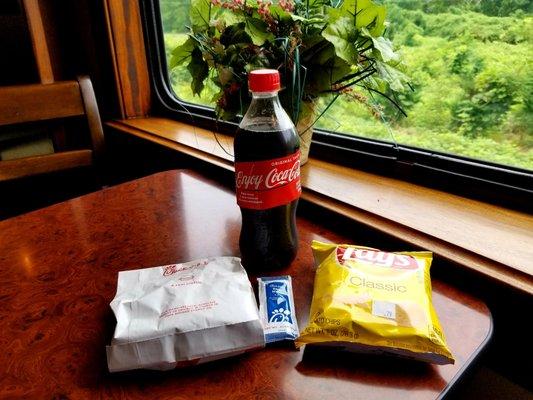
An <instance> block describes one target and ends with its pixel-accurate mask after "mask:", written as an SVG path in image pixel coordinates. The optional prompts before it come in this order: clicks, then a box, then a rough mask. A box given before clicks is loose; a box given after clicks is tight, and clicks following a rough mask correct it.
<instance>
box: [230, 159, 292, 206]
mask: <svg viewBox="0 0 533 400" xmlns="http://www.w3.org/2000/svg"><path fill="white" fill-rule="evenodd" d="M235 187H236V191H237V204H238V205H239V206H240V207H242V208H250V209H254V210H266V209H269V208H273V207H278V206H282V205H285V204H288V203H290V202H291V201H293V200H296V199H297V198H298V197H300V194H301V192H302V188H301V185H300V151H297V152H296V153H294V154H291V155H289V156H286V157H280V158H275V159H272V160H266V161H253V162H252V161H250V162H236V163H235Z"/></svg>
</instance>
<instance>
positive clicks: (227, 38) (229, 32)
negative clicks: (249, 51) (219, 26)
mask: <svg viewBox="0 0 533 400" xmlns="http://www.w3.org/2000/svg"><path fill="white" fill-rule="evenodd" d="M220 43H222V44H223V45H224V46H225V47H226V48H228V47H229V46H231V45H234V44H241V43H250V36H249V35H248V34H247V33H246V32H245V31H244V23H240V24H236V25H231V26H228V27H227V28H226V29H225V30H224V33H223V34H222V35H221V36H220Z"/></svg>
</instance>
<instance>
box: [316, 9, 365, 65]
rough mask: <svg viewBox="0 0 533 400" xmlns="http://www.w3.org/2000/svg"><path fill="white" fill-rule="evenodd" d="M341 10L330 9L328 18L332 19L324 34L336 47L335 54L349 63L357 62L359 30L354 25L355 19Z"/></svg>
mask: <svg viewBox="0 0 533 400" xmlns="http://www.w3.org/2000/svg"><path fill="white" fill-rule="evenodd" d="M343 15H344V13H342V12H341V11H339V10H336V9H331V10H329V11H328V17H329V18H328V19H329V21H331V22H330V23H329V24H328V26H327V27H326V29H324V31H323V32H322V36H323V37H324V39H326V40H327V41H328V42H330V43H331V44H332V45H333V47H334V48H335V54H337V56H339V57H340V58H342V59H343V60H344V61H346V62H347V63H349V64H357V56H358V54H357V48H356V47H355V39H356V35H357V32H356V31H355V28H354V26H353V19H351V18H350V17H347V16H343Z"/></svg>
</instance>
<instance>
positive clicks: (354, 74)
mask: <svg viewBox="0 0 533 400" xmlns="http://www.w3.org/2000/svg"><path fill="white" fill-rule="evenodd" d="M385 14H386V9H385V7H384V6H383V5H380V4H377V3H375V2H373V1H371V0H344V1H342V0H277V3H272V2H271V1H270V0H191V8H190V22H191V26H190V27H189V28H188V29H189V33H188V38H187V40H186V41H185V42H184V43H183V44H181V45H179V46H178V47H176V48H175V49H174V50H173V52H172V57H171V60H170V68H176V67H177V66H180V65H183V64H186V65H187V70H188V71H189V73H190V75H191V78H192V81H191V89H192V92H193V93H194V94H200V93H202V91H203V90H204V88H205V83H206V80H207V79H211V80H212V82H213V83H214V84H215V85H216V87H217V88H218V92H216V93H215V95H214V96H213V99H212V101H213V104H214V105H215V110H216V113H217V116H218V117H219V118H222V119H226V120H231V119H234V118H235V117H236V116H238V115H242V114H243V113H244V112H245V111H246V110H247V108H248V105H249V103H250V94H249V93H248V86H247V73H248V72H249V71H252V70H254V69H257V68H274V69H277V70H279V72H280V74H281V80H282V84H283V85H284V90H282V91H281V92H280V100H281V102H282V105H283V107H284V108H285V110H286V111H287V113H288V114H289V116H290V117H291V118H292V120H293V122H294V124H295V125H296V126H297V129H298V132H299V134H300V137H301V140H302V148H301V150H302V154H303V157H302V158H303V160H302V161H303V162H305V161H306V159H307V153H308V151H309V144H310V141H311V135H312V126H313V125H314V123H315V122H316V120H318V118H320V117H321V116H322V114H323V113H324V112H325V111H326V110H327V109H328V108H329V106H331V104H332V103H333V102H334V101H335V100H336V99H337V98H338V97H339V96H340V95H344V96H349V97H350V98H351V99H353V100H355V101H359V102H362V103H364V104H366V105H368V106H369V107H373V109H374V110H379V109H380V107H379V106H376V105H377V102H376V101H375V99H374V96H375V95H379V96H381V97H383V98H384V99H386V100H387V101H389V102H391V103H392V104H393V105H394V106H396V107H398V109H400V111H401V108H400V105H399V102H398V101H397V97H396V93H397V92H401V91H403V90H404V87H405V85H406V84H407V79H406V77H405V75H404V74H403V73H402V72H401V71H400V69H399V65H400V56H399V55H398V53H396V52H395V51H394V49H393V46H392V43H391V42H390V41H389V40H388V39H386V38H385V37H384V36H383V34H384V32H385V29H386V23H385ZM319 98H325V99H327V100H326V102H325V103H323V105H324V106H323V107H322V110H320V112H319V110H318V107H317V106H316V105H317V100H318V99H319ZM402 112H403V111H402ZM304 153H305V154H304Z"/></svg>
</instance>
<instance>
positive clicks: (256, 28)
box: [244, 18, 274, 46]
mask: <svg viewBox="0 0 533 400" xmlns="http://www.w3.org/2000/svg"><path fill="white" fill-rule="evenodd" d="M267 29H268V25H267V24H266V23H265V22H264V21H262V20H260V19H259V18H247V19H246V22H245V26H244V30H245V31H246V33H247V34H248V36H250V39H252V42H253V44H255V45H256V46H261V45H263V44H264V43H265V42H266V41H267V40H270V41H272V40H274V35H273V34H272V32H269V31H268V30H267Z"/></svg>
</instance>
